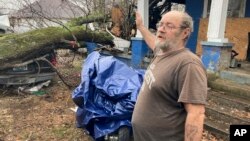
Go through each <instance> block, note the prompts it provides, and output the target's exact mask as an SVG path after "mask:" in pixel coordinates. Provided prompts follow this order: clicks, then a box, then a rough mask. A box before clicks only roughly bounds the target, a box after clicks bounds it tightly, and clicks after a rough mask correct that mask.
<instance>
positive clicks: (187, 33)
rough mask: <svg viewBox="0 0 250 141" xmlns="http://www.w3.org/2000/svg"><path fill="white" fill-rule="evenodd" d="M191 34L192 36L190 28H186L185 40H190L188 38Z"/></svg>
mask: <svg viewBox="0 0 250 141" xmlns="http://www.w3.org/2000/svg"><path fill="white" fill-rule="evenodd" d="M190 34H191V30H190V28H185V29H184V30H183V39H188V37H189V36H190Z"/></svg>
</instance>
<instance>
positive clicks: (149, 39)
mask: <svg viewBox="0 0 250 141" xmlns="http://www.w3.org/2000/svg"><path fill="white" fill-rule="evenodd" d="M136 27H137V29H138V30H139V31H140V32H141V34H142V36H143V38H144V40H145V41H146V43H147V45H148V46H149V47H150V48H151V49H152V50H154V48H155V38H156V36H155V35H154V34H153V33H151V32H150V31H149V30H148V29H147V28H146V27H145V26H144V25H143V22H142V17H141V15H140V14H139V13H138V12H136Z"/></svg>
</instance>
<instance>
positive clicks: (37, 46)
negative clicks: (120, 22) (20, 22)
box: [0, 26, 113, 69]
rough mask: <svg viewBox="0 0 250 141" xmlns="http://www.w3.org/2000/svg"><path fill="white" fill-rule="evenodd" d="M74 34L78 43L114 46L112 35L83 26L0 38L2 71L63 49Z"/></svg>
mask: <svg viewBox="0 0 250 141" xmlns="http://www.w3.org/2000/svg"><path fill="white" fill-rule="evenodd" d="M69 30H70V32H69ZM72 34H73V35H74V37H75V38H77V42H80V41H84V42H96V43H99V44H109V45H113V41H112V39H113V37H112V36H110V34H108V33H106V32H101V31H98V32H93V31H91V30H87V29H85V28H84V27H83V26H74V27H70V28H68V29H65V28H62V27H48V28H43V29H38V30H33V31H30V32H26V33H22V34H9V35H6V36H3V37H0V69H4V68H7V67H11V66H12V64H13V65H14V64H18V63H22V62H24V61H27V60H29V59H32V58H36V57H39V56H41V55H43V54H46V53H48V52H50V51H52V50H53V49H57V48H60V47H63V46H62V45H61V44H62V40H64V41H65V40H70V41H74V40H75V39H74V37H73V36H72Z"/></svg>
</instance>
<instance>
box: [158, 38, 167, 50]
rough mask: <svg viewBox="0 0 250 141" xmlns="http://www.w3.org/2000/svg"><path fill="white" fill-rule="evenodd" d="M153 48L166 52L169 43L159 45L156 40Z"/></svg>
mask: <svg viewBox="0 0 250 141" xmlns="http://www.w3.org/2000/svg"><path fill="white" fill-rule="evenodd" d="M155 47H156V48H159V49H161V50H166V49H168V48H169V47H170V43H169V41H165V42H163V43H161V42H159V41H158V40H157V41H156V43H155Z"/></svg>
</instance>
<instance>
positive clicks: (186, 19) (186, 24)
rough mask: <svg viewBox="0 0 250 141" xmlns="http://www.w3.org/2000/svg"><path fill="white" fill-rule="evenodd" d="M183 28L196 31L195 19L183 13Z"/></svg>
mask: <svg viewBox="0 0 250 141" xmlns="http://www.w3.org/2000/svg"><path fill="white" fill-rule="evenodd" d="M181 27H183V28H190V31H191V32H193V31H194V21H193V18H192V17H191V16H190V15H189V14H188V13H187V12H183V19H182V23H181Z"/></svg>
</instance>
